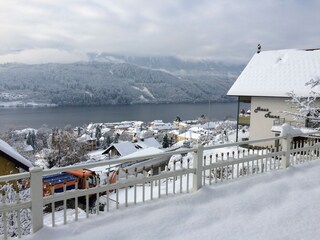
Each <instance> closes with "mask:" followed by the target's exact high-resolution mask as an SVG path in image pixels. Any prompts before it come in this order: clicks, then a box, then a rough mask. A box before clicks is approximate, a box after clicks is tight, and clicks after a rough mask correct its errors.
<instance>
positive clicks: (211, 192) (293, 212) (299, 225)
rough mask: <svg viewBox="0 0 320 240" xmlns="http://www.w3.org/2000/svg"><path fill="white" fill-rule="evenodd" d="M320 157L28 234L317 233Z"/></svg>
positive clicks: (83, 239) (83, 238)
mask: <svg viewBox="0 0 320 240" xmlns="http://www.w3.org/2000/svg"><path fill="white" fill-rule="evenodd" d="M319 171H320V161H319V160H317V161H314V162H309V163H306V164H303V165H300V166H295V167H290V168H288V169H287V170H279V171H273V172H268V173H265V174H261V175H254V176H250V177H247V178H243V179H241V180H238V181H234V182H230V181H229V182H228V183H224V184H218V185H215V186H205V187H203V188H202V189H200V190H199V191H197V192H195V193H190V194H182V195H176V196H170V197H165V196H163V197H162V198H161V199H157V200H154V201H152V202H147V203H144V204H138V205H137V206H133V205H131V206H129V208H125V207H124V206H123V205H120V210H112V211H111V212H104V213H100V215H99V216H90V218H89V219H80V220H79V221H78V222H71V223H68V224H67V225H61V226H58V227H55V228H52V227H48V226H45V227H44V228H43V229H41V230H40V231H39V232H37V233H35V234H34V235H31V236H29V237H27V238H26V239H32V240H43V239H46V240H51V239H52V240H53V239H64V240H69V239H70V240H71V239H77V240H88V239H95V240H100V239H101V240H102V239H103V240H104V239H121V240H125V239H175V240H179V239H183V240H188V239H192V240H195V239H224V240H228V239H230V240H231V239H246V240H249V239H254V240H258V239H279V240H280V239H281V240H282V239H319V235H320V228H319V222H320V205H319V202H320V184H319V182H320V175H319Z"/></svg>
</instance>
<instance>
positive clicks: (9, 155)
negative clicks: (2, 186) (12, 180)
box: [0, 139, 33, 174]
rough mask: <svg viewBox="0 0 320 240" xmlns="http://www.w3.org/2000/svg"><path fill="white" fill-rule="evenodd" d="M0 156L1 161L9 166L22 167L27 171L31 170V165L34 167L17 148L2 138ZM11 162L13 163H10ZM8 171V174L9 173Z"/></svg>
mask: <svg viewBox="0 0 320 240" xmlns="http://www.w3.org/2000/svg"><path fill="white" fill-rule="evenodd" d="M0 157H1V163H2V164H7V166H9V165H10V166H12V164H13V165H14V166H15V167H16V168H22V169H24V170H26V171H29V168H30V167H33V165H32V163H31V162H30V161H29V160H27V159H25V158H24V157H23V156H21V155H20V154H19V153H18V152H17V151H16V150H14V149H13V148H12V147H11V146H10V145H9V144H7V143H6V142H4V141H3V140H1V139H0ZM8 162H11V163H12V164H9V163H8ZM8 164H9V165H8ZM9 173H10V172H8V173H7V174H9Z"/></svg>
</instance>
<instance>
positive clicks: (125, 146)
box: [102, 137, 161, 156]
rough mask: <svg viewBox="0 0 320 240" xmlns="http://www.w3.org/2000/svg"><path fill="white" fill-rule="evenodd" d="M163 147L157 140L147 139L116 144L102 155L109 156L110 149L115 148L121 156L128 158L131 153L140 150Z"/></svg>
mask: <svg viewBox="0 0 320 240" xmlns="http://www.w3.org/2000/svg"><path fill="white" fill-rule="evenodd" d="M159 147H161V145H160V143H158V141H157V140H156V139H155V138H152V137H151V138H146V139H144V140H143V141H141V140H139V141H137V142H127V141H126V142H119V143H114V144H112V145H111V146H110V147H108V148H107V149H106V150H105V151H104V152H103V153H102V154H107V153H108V152H109V151H110V149H112V148H115V149H116V150H117V151H118V152H119V154H120V155H121V156H126V155H129V154H131V153H134V152H136V151H138V150H140V149H147V148H159Z"/></svg>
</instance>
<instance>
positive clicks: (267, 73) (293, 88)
mask: <svg viewBox="0 0 320 240" xmlns="http://www.w3.org/2000/svg"><path fill="white" fill-rule="evenodd" d="M319 77H320V49H307V50H296V49H286V50H277V51H261V52H260V50H258V52H257V53H256V54H255V55H254V56H253V57H252V59H251V60H250V62H249V63H248V65H247V66H246V67H245V69H244V70H243V71H242V73H241V74H240V76H239V77H238V79H237V80H236V81H235V83H234V84H233V86H232V87H231V88H230V90H229V91H228V95H229V96H237V97H238V116H239V108H240V103H241V102H244V103H250V104H251V110H250V123H249V125H250V136H249V140H256V139H261V138H268V137H274V136H277V135H279V131H278V130H277V128H274V126H276V125H282V124H283V123H289V124H291V125H294V126H305V125H306V124H305V122H304V120H302V119H294V118H293V116H292V115H288V114H286V113H284V112H285V111H288V112H294V111H295V110H294V108H293V106H292V105H290V104H288V102H287V100H289V99H290V98H289V95H288V93H289V92H294V93H295V94H296V95H298V96H301V97H307V96H308V95H309V94H310V91H311V88H310V87H309V86H306V85H305V84H306V83H307V82H309V81H310V80H312V79H318V78H319ZM313 90H315V91H318V90H319V89H317V88H315V89H313ZM247 117H248V116H247ZM241 124H242V123H241V119H240V122H239V118H238V124H237V125H238V128H239V125H241ZM239 140H241V139H239ZM265 144H266V143H264V145H265Z"/></svg>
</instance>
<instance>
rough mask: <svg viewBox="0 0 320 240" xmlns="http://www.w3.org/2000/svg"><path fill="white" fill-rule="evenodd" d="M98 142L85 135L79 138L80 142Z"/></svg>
mask: <svg viewBox="0 0 320 240" xmlns="http://www.w3.org/2000/svg"><path fill="white" fill-rule="evenodd" d="M92 140H96V138H93V137H91V136H90V135H89V134H83V135H82V136H81V137H79V138H77V141H78V142H87V141H92Z"/></svg>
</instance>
